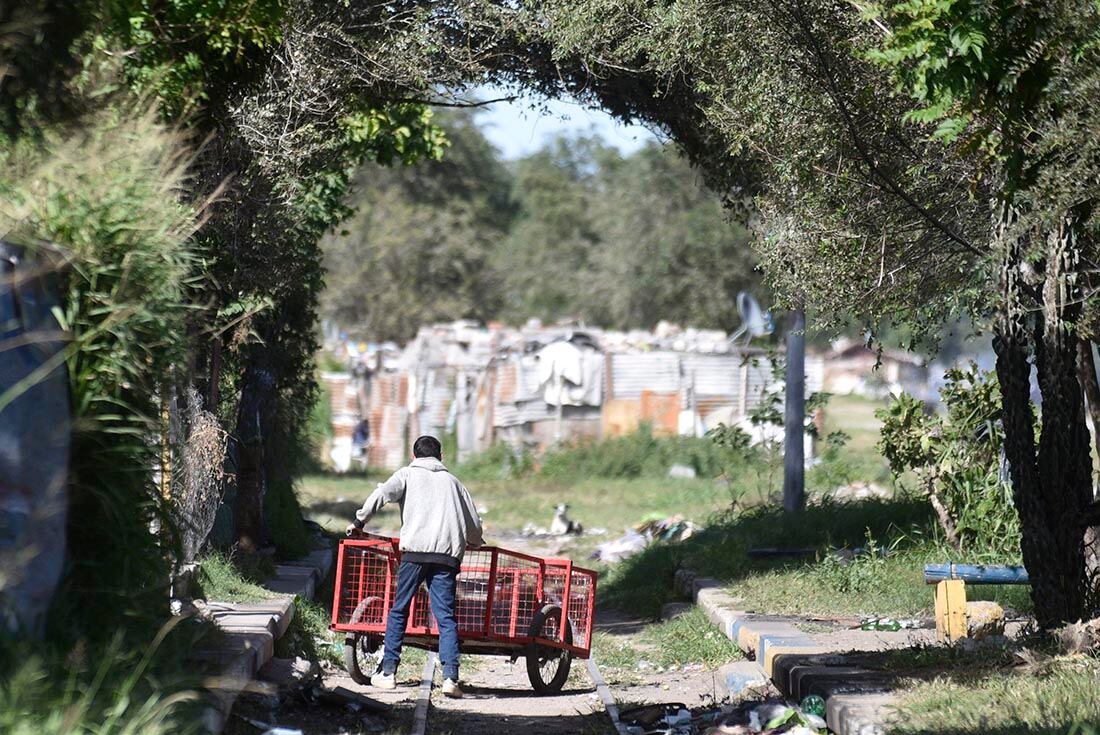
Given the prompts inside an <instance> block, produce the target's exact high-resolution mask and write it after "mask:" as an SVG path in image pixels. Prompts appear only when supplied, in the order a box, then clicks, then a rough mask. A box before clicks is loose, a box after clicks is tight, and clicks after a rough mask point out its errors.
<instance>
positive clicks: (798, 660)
mask: <svg viewBox="0 0 1100 735" xmlns="http://www.w3.org/2000/svg"><path fill="white" fill-rule="evenodd" d="M841 666H849V668H852V667H853V666H854V664H849V663H848V660H847V658H846V657H844V656H841V655H838V654H835V653H808V654H801V653H800V654H788V655H785V656H777V657H776V658H775V660H774V661H773V662H772V681H774V682H777V684H776V686H778V687H779V688H780V689H783V690H784V691H792V692H793V691H797V690H798V686H797V679H796V677H797V676H798V675H799V672H803V671H807V670H811V669H826V668H836V667H841Z"/></svg>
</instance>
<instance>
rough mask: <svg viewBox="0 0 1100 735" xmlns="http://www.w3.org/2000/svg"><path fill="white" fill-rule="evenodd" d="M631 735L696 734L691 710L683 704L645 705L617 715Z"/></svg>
mask: <svg viewBox="0 0 1100 735" xmlns="http://www.w3.org/2000/svg"><path fill="white" fill-rule="evenodd" d="M619 720H620V722H622V723H623V724H624V725H626V729H627V732H630V733H631V734H632V735H635V734H637V735H643V734H644V735H651V734H652V735H657V734H658V733H659V734H660V735H693V733H695V732H697V730H696V729H695V726H694V722H693V718H692V714H691V710H689V709H688V708H687V705H684V704H679V703H676V704H646V705H642V706H640V707H631V708H630V709H626V710H623V711H621V712H620V713H619Z"/></svg>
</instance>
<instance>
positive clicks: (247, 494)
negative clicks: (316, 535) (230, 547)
mask: <svg viewBox="0 0 1100 735" xmlns="http://www.w3.org/2000/svg"><path fill="white" fill-rule="evenodd" d="M266 349H267V347H266V346H263V345H260V346H257V347H255V348H254V349H253V350H252V353H251V354H250V355H249V363H248V367H247V368H246V369H245V372H244V376H243V379H242V381H241V404H240V410H239V412H238V414H237V437H238V439H239V441H240V460H239V462H238V467H237V498H236V502H235V503H234V506H233V526H234V533H235V535H236V538H237V544H238V545H239V546H240V548H241V549H242V550H244V551H247V552H253V551H257V550H259V549H262V548H263V547H265V546H266V545H267V543H268V533H267V524H266V523H265V521H264V495H265V490H266V488H267V477H266V472H265V469H264V468H265V456H264V444H265V438H266V433H267V431H266V430H267V427H268V424H269V415H270V412H271V405H272V401H273V400H274V394H275V378H274V376H273V375H272V373H271V371H270V370H269V369H267V368H266V367H265V366H264V361H263V354H264V351H265V350H266Z"/></svg>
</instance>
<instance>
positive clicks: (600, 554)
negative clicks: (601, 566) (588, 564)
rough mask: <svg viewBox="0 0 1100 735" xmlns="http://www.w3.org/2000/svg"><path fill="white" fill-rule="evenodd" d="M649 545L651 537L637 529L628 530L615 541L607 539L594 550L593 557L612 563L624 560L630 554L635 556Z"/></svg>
mask: <svg viewBox="0 0 1100 735" xmlns="http://www.w3.org/2000/svg"><path fill="white" fill-rule="evenodd" d="M647 546H649V539H648V538H646V537H645V536H643V535H642V534H640V533H638V532H637V531H629V530H628V531H627V532H626V533H625V534H624V535H622V536H620V537H619V538H617V539H615V540H613V541H605V542H604V543H602V544H600V545H599V546H597V547H596V550H595V551H594V552H592V558H593V559H599V560H600V561H606V562H609V563H611V564H614V563H615V562H619V561H622V560H623V559H625V558H626V557H628V556H634V555H635V554H637V553H638V552H640V551H642V550H644V549H645V547H647Z"/></svg>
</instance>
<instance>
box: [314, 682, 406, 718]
mask: <svg viewBox="0 0 1100 735" xmlns="http://www.w3.org/2000/svg"><path fill="white" fill-rule="evenodd" d="M314 693H315V696H316V698H317V701H318V702H323V703H324V704H329V705H333V706H335V707H344V708H346V709H347V710H348V711H349V712H359V711H361V710H368V711H370V712H378V713H382V712H389V711H390V705H388V704H386V703H385V702H379V701H377V700H374V699H371V698H370V697H367V696H364V695H362V694H359V693H357V692H353V691H352V690H350V689H347V688H345V687H333V688H332V689H316V690H314Z"/></svg>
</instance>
